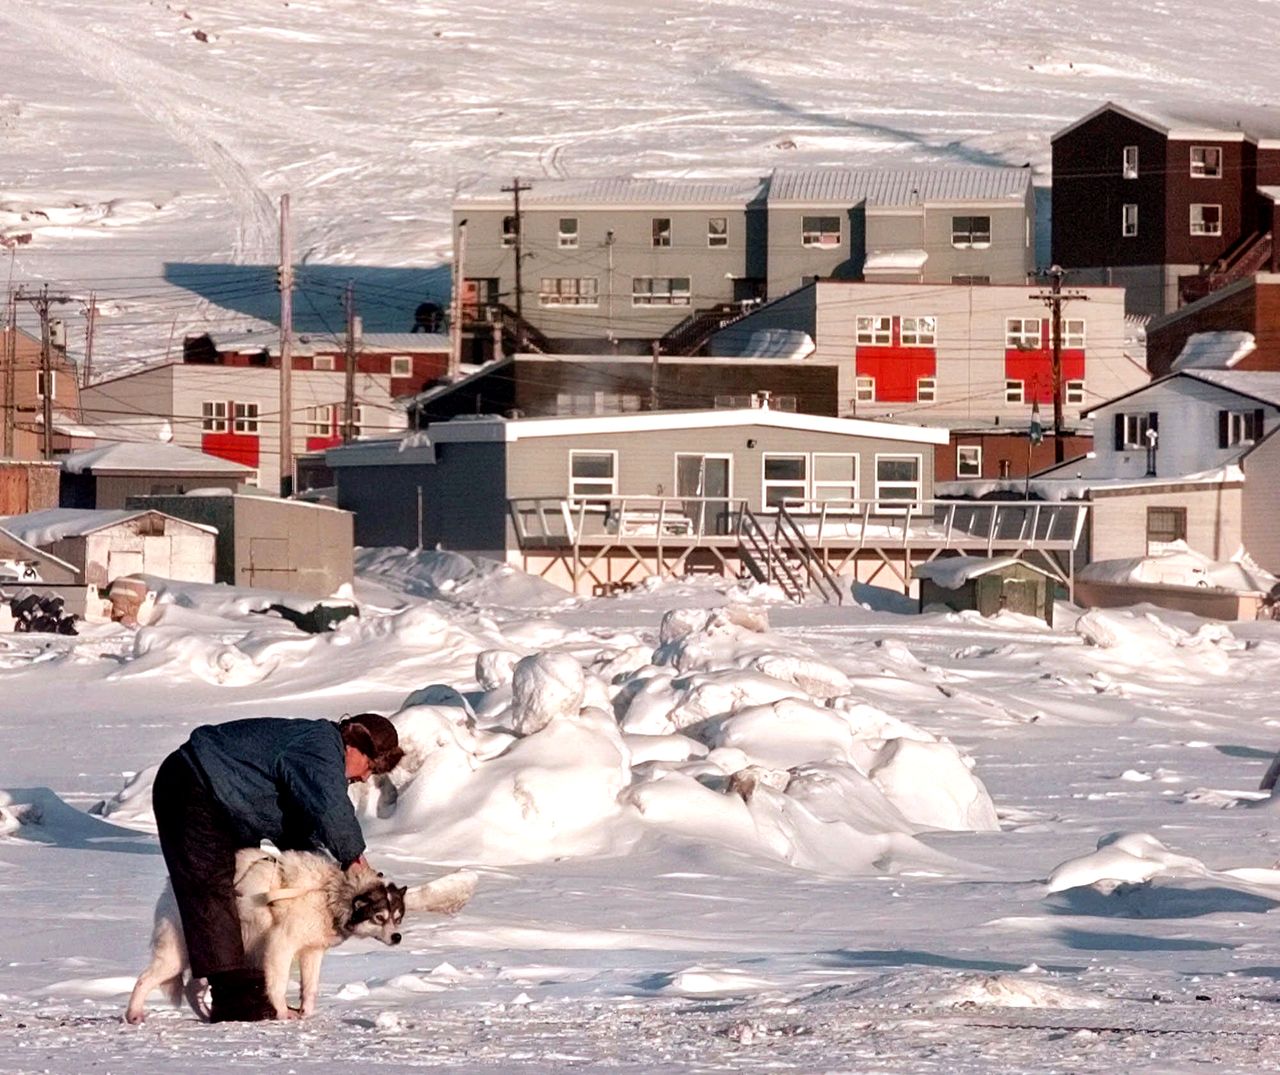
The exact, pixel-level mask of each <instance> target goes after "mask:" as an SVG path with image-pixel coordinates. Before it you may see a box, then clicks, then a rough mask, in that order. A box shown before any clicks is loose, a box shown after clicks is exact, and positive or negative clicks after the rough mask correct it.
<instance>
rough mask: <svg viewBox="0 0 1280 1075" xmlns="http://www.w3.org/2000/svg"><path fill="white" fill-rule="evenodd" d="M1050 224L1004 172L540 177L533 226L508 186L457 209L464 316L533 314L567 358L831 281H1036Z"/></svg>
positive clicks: (646, 343) (528, 208) (1025, 186)
mask: <svg viewBox="0 0 1280 1075" xmlns="http://www.w3.org/2000/svg"><path fill="white" fill-rule="evenodd" d="M1034 218H1035V200H1034V195H1033V191H1032V187H1031V174H1030V170H1029V169H1025V168H988V167H958V168H932V169H930V168H920V169H877V168H798V169H777V170H775V171H774V172H773V173H772V174H771V175H769V176H767V177H765V178H752V179H746V180H669V179H599V180H535V181H533V182H532V183H531V184H528V185H522V190H521V200H520V214H519V218H518V219H517V217H516V214H515V210H514V205H513V200H512V196H511V195H510V194H509V193H506V192H504V191H503V190H502V189H501V188H500V187H498V186H497V185H495V186H494V187H493V188H492V189H481V190H477V191H474V192H471V193H468V194H466V195H463V196H461V197H459V198H458V199H457V200H456V201H455V203H454V232H455V250H459V249H461V250H464V251H465V253H464V256H463V261H464V264H463V265H462V266H461V269H460V272H461V275H462V278H463V281H462V288H463V304H464V309H465V310H467V311H472V312H476V311H479V310H481V309H483V308H495V307H498V306H505V307H507V308H509V309H514V308H517V307H518V308H519V311H520V313H521V315H522V317H523V319H524V321H525V322H526V323H527V324H528V325H529V326H531V328H532V329H533V330H534V331H536V332H537V333H539V334H541V336H542V337H544V338H545V339H546V340H547V341H548V342H550V343H551V344H553V345H554V347H555V349H556V350H564V351H596V352H598V351H599V349H600V342H601V341H609V342H610V343H611V344H612V345H613V346H614V347H615V348H616V349H617V350H620V351H624V352H627V351H631V352H636V351H645V352H647V351H648V349H649V347H650V345H651V343H652V341H653V340H658V339H661V338H663V337H664V336H667V335H668V334H669V333H671V332H672V330H673V329H677V327H678V326H680V325H681V323H682V322H686V321H688V320H689V319H690V318H691V315H694V314H696V312H697V311H699V310H713V309H719V310H724V309H730V308H733V307H735V306H742V305H743V304H746V305H750V304H754V303H757V302H760V301H764V300H767V299H772V298H777V297H779V296H781V295H784V294H786V293H787V292H790V291H793V290H795V289H796V288H798V287H800V286H801V285H803V284H804V283H806V282H807V281H809V280H812V279H815V278H818V277H837V278H844V279H861V278H864V277H865V278H867V279H879V280H906V281H915V282H928V283H939V282H940V283H950V282H952V281H953V280H957V279H960V280H964V281H966V282H980V283H988V282H989V283H1021V282H1024V281H1025V280H1026V277H1027V274H1028V273H1029V272H1030V271H1031V269H1032V268H1033V262H1034V256H1033V236H1034V232H1035V223H1034ZM464 225H465V243H464V242H463V240H462V232H463V228H464ZM517 255H518V257H519V281H518V282H517Z"/></svg>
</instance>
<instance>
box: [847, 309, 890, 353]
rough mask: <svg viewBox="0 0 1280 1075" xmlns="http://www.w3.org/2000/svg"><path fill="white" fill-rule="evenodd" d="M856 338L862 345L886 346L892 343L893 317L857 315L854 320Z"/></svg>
mask: <svg viewBox="0 0 1280 1075" xmlns="http://www.w3.org/2000/svg"><path fill="white" fill-rule="evenodd" d="M854 329H855V331H856V333H857V336H856V339H857V341H858V343H859V344H860V345H861V346H863V347H888V346H889V345H890V344H891V343H893V318H892V317H870V316H863V315H859V316H858V317H857V318H856V319H855V320H854Z"/></svg>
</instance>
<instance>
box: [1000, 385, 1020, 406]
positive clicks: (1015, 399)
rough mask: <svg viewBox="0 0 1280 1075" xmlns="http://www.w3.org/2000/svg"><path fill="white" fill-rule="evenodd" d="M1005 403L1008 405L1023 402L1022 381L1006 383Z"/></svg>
mask: <svg viewBox="0 0 1280 1075" xmlns="http://www.w3.org/2000/svg"><path fill="white" fill-rule="evenodd" d="M1004 401H1005V402H1006V403H1021V402H1022V382H1021V381H1005V383H1004Z"/></svg>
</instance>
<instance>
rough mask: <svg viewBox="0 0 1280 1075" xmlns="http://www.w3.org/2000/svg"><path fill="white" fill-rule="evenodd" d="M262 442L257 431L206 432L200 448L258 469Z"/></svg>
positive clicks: (206, 452) (205, 451)
mask: <svg viewBox="0 0 1280 1075" xmlns="http://www.w3.org/2000/svg"><path fill="white" fill-rule="evenodd" d="M259 448H260V442H259V439H258V435H257V434H256V433H204V434H202V435H201V437H200V450H201V451H202V452H204V453H205V455H214V456H217V457H218V458H219V459H227V460H230V461H231V462H232V463H241V464H243V465H244V466H246V467H253V468H254V469H257V466H258V454H259Z"/></svg>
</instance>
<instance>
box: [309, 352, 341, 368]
mask: <svg viewBox="0 0 1280 1075" xmlns="http://www.w3.org/2000/svg"><path fill="white" fill-rule="evenodd" d="M311 368H312V369H313V370H332V369H335V368H336V363H335V361H334V357H333V355H316V356H315V358H313V359H312V360H311Z"/></svg>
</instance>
